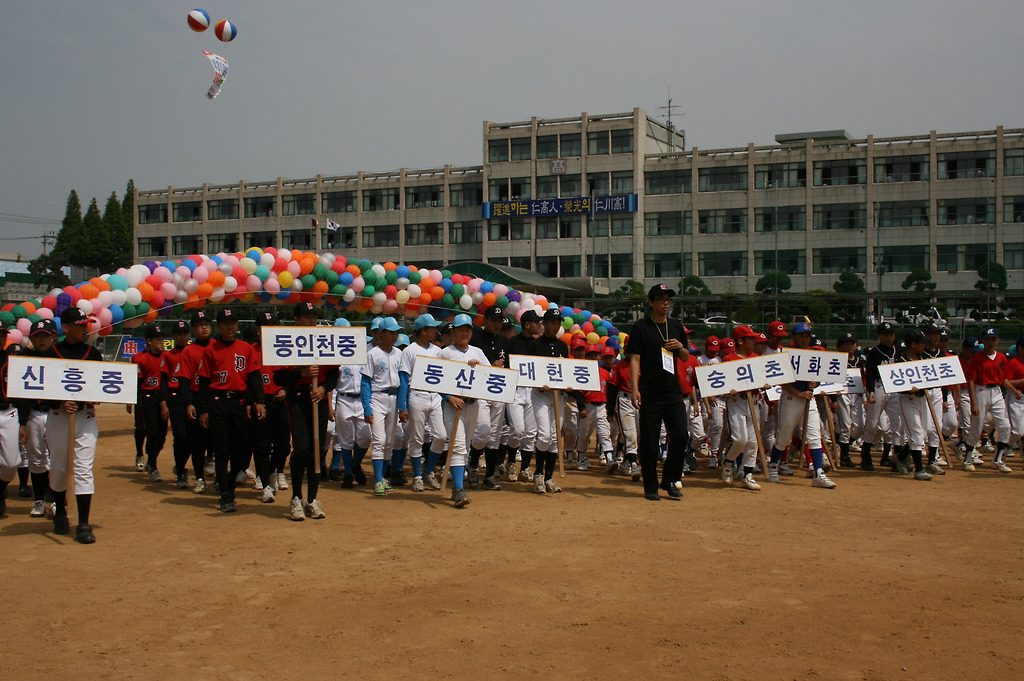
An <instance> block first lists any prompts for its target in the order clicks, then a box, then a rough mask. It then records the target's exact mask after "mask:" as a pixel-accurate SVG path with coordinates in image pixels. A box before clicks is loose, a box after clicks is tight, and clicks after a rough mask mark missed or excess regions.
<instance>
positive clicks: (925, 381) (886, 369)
mask: <svg viewBox="0 0 1024 681" xmlns="http://www.w3.org/2000/svg"><path fill="white" fill-rule="evenodd" d="M878 377H879V379H881V381H882V388H884V389H885V392H887V393H890V394H892V393H902V392H907V391H908V390H926V389H928V388H941V387H942V386H944V385H960V384H961V383H966V382H967V379H966V378H964V371H963V367H962V366H960V358H959V357H956V356H952V357H934V358H932V359H921V360H917V361H915V362H899V363H896V364H880V365H879V366H878Z"/></svg>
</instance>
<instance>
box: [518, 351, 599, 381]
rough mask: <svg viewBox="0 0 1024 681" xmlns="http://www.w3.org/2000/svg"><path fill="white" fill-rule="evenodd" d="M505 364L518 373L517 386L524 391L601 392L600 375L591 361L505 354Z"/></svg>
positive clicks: (594, 363)
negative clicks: (521, 387) (506, 358)
mask: <svg viewBox="0 0 1024 681" xmlns="http://www.w3.org/2000/svg"><path fill="white" fill-rule="evenodd" d="M508 364H509V368H511V369H514V370H515V371H516V372H518V373H519V385H521V386H523V387H524V388H543V387H544V386H547V387H549V388H554V389H558V390H566V389H569V390H600V389H601V372H600V370H599V369H598V366H597V361H596V360H593V359H566V358H563V357H535V356H534V355H509V357H508Z"/></svg>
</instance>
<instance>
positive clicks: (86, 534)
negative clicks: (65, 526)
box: [64, 517, 96, 544]
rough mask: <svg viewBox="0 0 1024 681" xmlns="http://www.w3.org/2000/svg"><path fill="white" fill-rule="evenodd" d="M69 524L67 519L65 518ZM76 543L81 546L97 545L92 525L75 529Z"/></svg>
mask: <svg viewBox="0 0 1024 681" xmlns="http://www.w3.org/2000/svg"><path fill="white" fill-rule="evenodd" d="M64 522H67V518H66V517H65V518H64ZM75 541H76V542H78V543H79V544H95V543H96V537H95V535H93V533H92V525H86V524H84V523H83V524H81V525H79V526H78V527H76V528H75Z"/></svg>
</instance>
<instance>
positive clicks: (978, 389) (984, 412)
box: [964, 326, 1010, 473]
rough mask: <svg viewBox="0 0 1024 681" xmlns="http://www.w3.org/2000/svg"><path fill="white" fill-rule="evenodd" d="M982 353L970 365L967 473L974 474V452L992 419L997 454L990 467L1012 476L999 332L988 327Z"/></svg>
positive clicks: (965, 468) (1004, 359)
mask: <svg viewBox="0 0 1024 681" xmlns="http://www.w3.org/2000/svg"><path fill="white" fill-rule="evenodd" d="M981 344H982V346H983V349H982V351H981V352H977V353H975V354H974V357H972V358H971V362H970V364H968V365H967V394H968V396H969V397H970V400H971V430H970V432H969V433H968V435H967V452H966V454H965V459H964V461H965V463H964V470H968V471H970V470H974V465H973V464H970V463H967V462H969V461H970V460H971V455H972V454H973V453H974V449H975V448H976V447H977V446H978V445H979V444H980V440H981V430H982V428H984V426H985V424H986V423H987V422H988V420H989V419H990V418H991V419H992V422H993V424H994V426H995V438H994V439H995V441H996V452H995V457H994V458H993V459H992V462H991V463H990V464H989V468H994V469H995V470H997V471H999V472H1001V473H1009V472H1010V467H1009V466H1007V465H1006V464H1005V463H1004V462H1003V457H1004V456H1005V455H1006V450H1007V449H1008V448H1009V445H1008V444H1007V443H1008V442H1009V440H1010V422H1009V420H1008V419H1007V416H1006V401H1005V400H1004V399H1003V391H1002V388H1003V383H1004V381H1005V375H1004V374H1005V371H1006V364H1007V359H1006V355H1004V354H1003V353H1001V352H999V349H998V348H999V332H998V331H996V329H995V327H991V326H990V327H988V328H986V329H985V330H984V331H982V333H981Z"/></svg>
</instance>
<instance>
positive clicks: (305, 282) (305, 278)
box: [302, 274, 316, 291]
mask: <svg viewBox="0 0 1024 681" xmlns="http://www.w3.org/2000/svg"><path fill="white" fill-rule="evenodd" d="M314 284H316V277H314V276H313V275H312V274H304V275H302V288H303V290H305V291H308V290H310V289H311V288H313V285H314Z"/></svg>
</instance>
